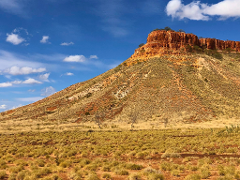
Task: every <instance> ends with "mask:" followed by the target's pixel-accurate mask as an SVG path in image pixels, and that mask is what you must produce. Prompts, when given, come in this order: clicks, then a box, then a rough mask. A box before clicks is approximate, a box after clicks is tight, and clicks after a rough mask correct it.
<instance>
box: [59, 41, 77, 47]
mask: <svg viewBox="0 0 240 180" xmlns="http://www.w3.org/2000/svg"><path fill="white" fill-rule="evenodd" d="M73 44H74V43H73V42H69V43H67V42H64V43H61V44H60V45H61V46H70V45H73Z"/></svg>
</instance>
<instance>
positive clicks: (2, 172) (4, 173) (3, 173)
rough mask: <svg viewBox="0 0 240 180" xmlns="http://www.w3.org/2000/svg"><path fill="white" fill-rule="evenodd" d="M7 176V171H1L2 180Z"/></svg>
mask: <svg viewBox="0 0 240 180" xmlns="http://www.w3.org/2000/svg"><path fill="white" fill-rule="evenodd" d="M6 176H7V174H6V171H0V179H5V177H6Z"/></svg>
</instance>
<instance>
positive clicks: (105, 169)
mask: <svg viewBox="0 0 240 180" xmlns="http://www.w3.org/2000/svg"><path fill="white" fill-rule="evenodd" d="M102 170H103V171H104V172H110V171H111V166H110V165H104V166H103V167H102Z"/></svg>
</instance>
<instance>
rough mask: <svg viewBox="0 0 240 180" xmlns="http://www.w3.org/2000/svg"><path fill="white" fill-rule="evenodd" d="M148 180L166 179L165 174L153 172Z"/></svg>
mask: <svg viewBox="0 0 240 180" xmlns="http://www.w3.org/2000/svg"><path fill="white" fill-rule="evenodd" d="M147 180H164V176H163V175H162V174H160V173H151V174H149V175H148V177H147Z"/></svg>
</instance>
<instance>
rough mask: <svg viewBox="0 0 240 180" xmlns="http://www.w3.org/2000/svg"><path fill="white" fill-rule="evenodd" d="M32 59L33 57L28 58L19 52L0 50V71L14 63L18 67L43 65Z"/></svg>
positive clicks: (35, 67) (38, 66)
mask: <svg viewBox="0 0 240 180" xmlns="http://www.w3.org/2000/svg"><path fill="white" fill-rule="evenodd" d="M33 59H34V57H30V58H29V57H26V56H22V55H20V54H15V53H11V52H8V51H3V50H0V62H1V63H0V64H1V65H0V71H1V70H6V69H9V68H10V67H12V66H16V65H18V66H19V67H32V68H34V69H38V68H40V67H43V66H44V65H43V63H41V62H36V61H33Z"/></svg>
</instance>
